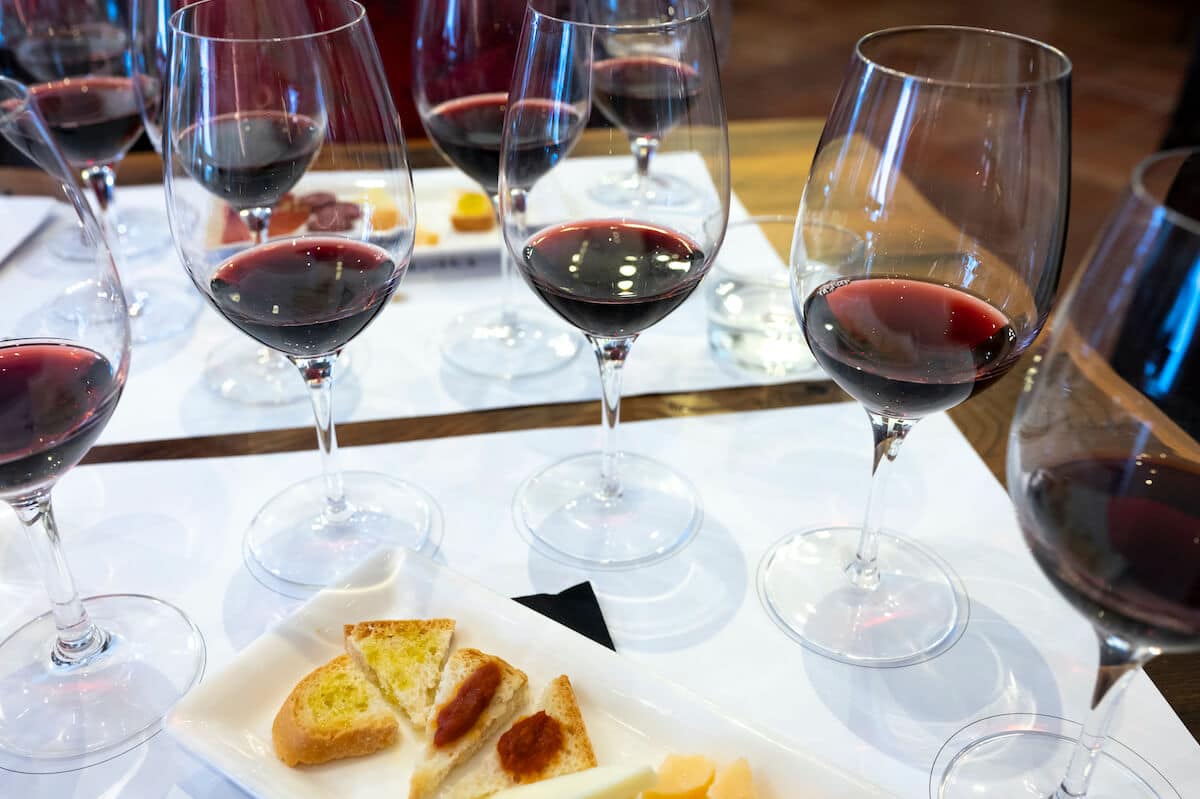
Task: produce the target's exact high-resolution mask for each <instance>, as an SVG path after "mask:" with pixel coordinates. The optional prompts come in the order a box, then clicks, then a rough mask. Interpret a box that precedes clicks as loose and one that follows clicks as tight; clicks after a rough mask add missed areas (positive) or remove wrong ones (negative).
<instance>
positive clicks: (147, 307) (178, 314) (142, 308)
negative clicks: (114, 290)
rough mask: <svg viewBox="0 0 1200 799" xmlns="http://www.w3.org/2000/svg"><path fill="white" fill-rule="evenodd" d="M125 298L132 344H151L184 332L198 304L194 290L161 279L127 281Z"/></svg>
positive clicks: (198, 310)
mask: <svg viewBox="0 0 1200 799" xmlns="http://www.w3.org/2000/svg"><path fill="white" fill-rule="evenodd" d="M125 301H126V303H127V305H128V308H129V336H130V341H132V342H133V343H134V344H151V343H153V342H155V341H162V340H164V339H168V338H172V337H174V336H178V335H182V334H183V333H186V332H187V331H188V330H190V329H191V327H192V324H193V323H194V322H195V321H196V316H197V315H198V314H199V313H200V305H201V300H200V297H199V295H198V294H197V293H196V290H195V289H193V288H191V287H190V286H186V285H183V284H181V283H177V282H175V281H172V280H163V279H150V280H133V281H129V282H128V283H127V284H126V289H125Z"/></svg>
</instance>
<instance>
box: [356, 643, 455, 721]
mask: <svg viewBox="0 0 1200 799" xmlns="http://www.w3.org/2000/svg"><path fill="white" fill-rule="evenodd" d="M453 635H454V620H453V619H418V620H405V621H360V622H359V623H358V624H347V625H346V627H345V643H346V652H347V653H348V654H349V655H350V657H352V658H354V662H355V663H356V664H357V665H358V667H359V668H360V669H362V670H363V672H364V673H365V674H366V675H367V677H369V678H370V679H371V682H373V683H375V685H377V686H378V687H379V690H380V691H382V692H383V695H384V697H386V698H387V700H388V701H389V702H391V703H392V704H394V705H396V706H397V707H399V708H400V709H401V710H403V711H404V714H405V715H406V716H408V718H409V719H410V720H411V721H412V723H413V724H416V725H417V726H418V727H424V726H425V724H426V723H427V722H428V719H429V709H430V708H431V707H432V706H433V692H434V691H436V690H437V686H438V678H439V677H441V674H442V666H444V665H445V663H446V656H447V655H448V654H450V638H451V637H452V636H453Z"/></svg>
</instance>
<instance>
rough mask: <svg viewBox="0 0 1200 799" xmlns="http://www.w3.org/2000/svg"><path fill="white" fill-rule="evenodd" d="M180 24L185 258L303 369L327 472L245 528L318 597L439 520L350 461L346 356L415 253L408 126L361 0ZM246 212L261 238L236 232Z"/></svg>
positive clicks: (176, 91)
mask: <svg viewBox="0 0 1200 799" xmlns="http://www.w3.org/2000/svg"><path fill="white" fill-rule="evenodd" d="M171 31H172V43H171V71H170V88H169V89H168V92H167V114H166V118H165V123H164V129H163V140H164V147H163V151H164V155H165V158H166V168H165V174H166V180H167V198H168V212H169V215H170V217H171V225H172V232H173V234H174V237H175V242H176V245H177V247H178V250H179V254H180V257H181V259H182V260H183V263H184V265H185V266H186V268H187V270H188V273H189V274H190V275H191V277H192V280H193V281H194V282H195V284H196V286H197V287H198V288H200V290H201V291H202V292H204V294H205V296H207V297H208V299H209V301H210V302H211V303H212V305H213V307H214V308H216V309H217V311H219V312H220V313H221V314H222V315H223V316H224V317H225V318H226V319H228V320H229V321H230V322H231V323H233V325H234V326H236V327H237V328H238V329H240V330H241V331H242V332H243V333H244V334H246V335H247V336H249V337H250V338H252V339H254V340H255V341H257V342H259V343H260V344H263V345H265V346H267V347H270V348H271V349H273V350H276V351H278V352H280V353H282V354H283V355H285V356H286V357H287V358H288V359H289V360H290V361H291V362H292V363H293V364H294V365H295V366H296V368H297V369H298V370H299V373H300V377H301V378H302V379H303V380H304V382H305V383H306V384H307V386H308V388H309V393H310V395H311V398H312V403H313V410H314V412H315V414H316V422H317V439H318V443H319V445H320V449H321V454H322V459H323V461H322V462H323V467H324V473H323V474H322V476H320V477H316V478H313V479H310V480H306V481H304V482H301V483H298V484H296V485H293V486H292V487H290V488H288V489H286V490H285V491H283V492H282V493H280V494H278V495H277V496H276V497H274V498H273V499H272V500H270V501H269V502H268V503H267V504H266V505H265V506H264V507H263V508H262V510H260V511H259V513H258V515H257V516H256V517H255V518H254V521H253V522H252V524H251V526H250V529H249V530H248V531H247V533H246V540H245V555H246V563H247V565H248V566H249V567H250V569H251V571H253V572H254V574H255V575H256V576H257V577H258V578H259V579H260V580H262V581H263V582H265V583H266V584H267V585H269V586H271V587H274V588H276V589H278V590H280V591H284V592H289V593H303V592H306V591H309V590H311V589H313V588H315V587H319V586H323V585H326V584H328V583H329V581H330V580H332V579H333V578H334V577H335V576H337V575H338V574H339V573H341V572H343V571H345V570H346V569H347V568H349V567H351V566H353V565H354V564H356V563H357V562H358V561H360V560H361V559H362V558H363V557H365V556H366V555H368V554H370V552H372V551H373V550H374V549H376V548H377V547H381V546H407V547H411V548H414V549H419V548H421V547H422V546H424V544H425V543H426V542H427V541H428V540H429V538H430V535H431V533H432V532H433V531H434V529H435V527H436V525H437V524H438V522H439V519H440V516H439V513H438V510H437V506H436V504H435V503H434V501H433V500H432V498H430V497H429V496H428V494H426V493H425V492H424V491H422V490H421V489H419V488H417V487H415V486H413V485H411V484H409V483H406V482H402V481H400V480H396V479H394V478H391V477H388V476H385V475H382V474H376V473H373V472H361V471H355V472H342V471H341V470H340V469H339V468H338V466H337V463H336V457H335V456H336V453H337V439H336V436H335V435H334V427H333V410H332V404H331V403H332V390H333V380H332V374H333V367H334V363H335V362H336V361H337V359H338V355H339V353H340V352H341V351H342V348H343V347H344V346H345V345H346V344H347V343H348V342H349V341H351V340H352V339H353V338H354V337H355V336H357V335H358V334H359V333H361V332H362V331H363V329H364V328H366V327H367V325H369V324H370V323H371V322H372V321H373V320H374V319H375V317H376V316H378V315H379V313H380V312H381V311H383V309H384V307H385V306H386V305H387V303H388V301H389V300H390V299H391V296H392V293H393V292H394V291H395V290H396V287H397V285H398V284H399V283H400V280H401V278H403V276H404V273H405V271H406V270H407V268H408V263H409V258H410V256H411V255H412V248H413V236H414V230H415V225H416V217H415V207H414V204H413V191H412V177H411V175H410V173H409V169H408V161H407V157H406V155H405V145H404V135H403V132H402V131H401V129H400V121H399V117H398V116H397V114H396V109H395V106H394V105H393V103H392V99H391V95H390V93H389V89H388V85H387V81H386V79H385V77H384V74H383V67H382V65H381V63H380V60H379V53H378V51H377V50H376V46H375V40H374V38H373V35H372V33H371V28H370V25H369V24H368V22H367V18H366V12H365V11H364V10H363V8H362V6H361V5H359V4H358V3H357V2H353V0H311V2H306V3H299V4H284V5H280V4H278V3H272V2H269V0H202V2H198V3H195V4H192V5H188V6H185V7H184V8H182V9H180V10H179V11H177V12H175V14H174V15H173V16H172V17H171ZM182 209H188V210H192V209H198V211H199V216H200V219H199V221H197V222H188V223H186V224H185V222H184V220H185V218H186V217H185V214H186V213H187V211H186V210H185V211H182V212H181V210H182ZM230 225H238V226H242V227H241V229H243V230H248V231H249V232H250V235H251V238H250V240H249V241H246V240H243V239H241V238H237V239H236V240H230V237H227V236H222V235H220V234H219V232H220V231H221V230H225V229H227V227H228V226H230Z"/></svg>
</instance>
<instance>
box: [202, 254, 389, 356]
mask: <svg viewBox="0 0 1200 799" xmlns="http://www.w3.org/2000/svg"><path fill="white" fill-rule="evenodd" d="M403 276H404V267H403V266H397V265H396V264H395V263H394V262H393V261H392V258H391V256H390V255H389V254H388V252H387V251H386V250H384V249H382V248H380V247H376V246H375V245H373V244H368V243H366V242H362V241H355V240H353V239H346V238H340V237H327V238H324V237H304V238H295V239H285V240H280V241H275V242H271V243H268V244H264V245H261V246H259V247H254V248H252V249H249V250H245V251H243V252H239V253H237V254H236V255H234V256H233V257H231V258H230V259H229V260H227V261H226V262H225V263H224V264H222V265H221V266H220V268H218V269H217V271H216V272H215V273H214V274H213V276H212V280H211V282H210V286H209V289H210V291H211V293H212V298H213V302H214V303H215V304H216V306H217V309H218V310H220V311H221V313H222V314H224V315H225V318H227V319H228V320H229V321H231V322H233V323H234V324H235V325H237V326H238V327H240V328H241V329H242V330H243V331H245V332H246V333H247V334H249V335H250V336H252V337H254V338H255V339H257V340H258V341H260V342H262V343H263V344H266V345H267V346H268V347H271V348H272V349H275V350H278V351H280V352H282V353H284V354H286V355H291V356H295V357H299V358H311V357H314V356H318V355H328V354H329V353H332V352H336V351H338V350H340V349H341V348H342V347H344V346H345V345H346V344H347V343H348V342H349V341H350V340H351V339H352V338H354V337H355V336H356V335H358V334H359V333H360V332H361V331H362V330H363V328H365V327H366V326H367V325H368V324H370V323H371V320H372V319H374V318H375V316H376V314H378V313H379V312H380V311H381V310H382V309H383V306H384V305H385V304H386V303H387V300H388V297H390V296H391V294H392V290H393V289H394V287H395V285H396V284H397V283H398V282H399V281H400V279H401V278H402V277H403Z"/></svg>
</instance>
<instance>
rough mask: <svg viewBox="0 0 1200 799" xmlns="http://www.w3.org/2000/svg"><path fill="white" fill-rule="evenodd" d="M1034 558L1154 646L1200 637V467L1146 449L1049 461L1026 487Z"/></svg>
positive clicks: (1088, 606) (1082, 605) (1077, 599)
mask: <svg viewBox="0 0 1200 799" xmlns="http://www.w3.org/2000/svg"><path fill="white" fill-rule="evenodd" d="M1022 505H1023V508H1022V510H1023V511H1024V513H1023V517H1027V518H1028V523H1024V518H1023V524H1022V528H1023V529H1024V532H1025V539H1026V541H1027V542H1028V544H1029V547H1030V549H1031V551H1032V552H1033V555H1034V557H1035V558H1036V559H1037V561H1038V563H1039V565H1041V567H1042V569H1043V571H1045V573H1046V575H1047V576H1049V577H1050V579H1051V581H1053V583H1054V586H1055V588H1057V589H1058V591H1059V593H1061V594H1062V595H1063V596H1064V597H1066V598H1067V600H1068V601H1070V602H1071V604H1073V605H1075V607H1076V608H1078V609H1079V610H1080V611H1081V612H1082V613H1083V614H1084V615H1085V616H1086V617H1088V618H1096V617H1102V618H1103V619H1104V624H1105V629H1106V630H1110V631H1112V632H1116V633H1117V634H1119V635H1121V636H1123V637H1126V638H1128V639H1130V640H1136V641H1141V642H1145V643H1146V644H1149V645H1151V646H1159V647H1165V648H1171V647H1172V646H1176V647H1178V646H1183V645H1185V644H1187V643H1188V642H1191V641H1195V640H1196V638H1197V636H1200V556H1198V555H1197V553H1198V552H1200V543H1197V536H1198V535H1200V472H1197V471H1196V468H1195V465H1194V464H1187V463H1184V462H1182V461H1180V462H1176V461H1175V459H1172V458H1161V457H1158V456H1155V455H1152V454H1149V453H1147V454H1146V455H1145V456H1143V457H1138V458H1136V459H1133V460H1131V459H1129V458H1128V457H1127V456H1117V455H1109V456H1106V455H1104V454H1097V455H1096V456H1095V457H1093V458H1080V459H1075V460H1070V461H1067V462H1066V463H1060V464H1053V465H1050V466H1046V467H1042V468H1040V469H1038V470H1037V471H1035V472H1034V473H1033V474H1031V475H1030V476H1029V483H1028V488H1027V490H1026V491H1025V492H1023V501H1022Z"/></svg>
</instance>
